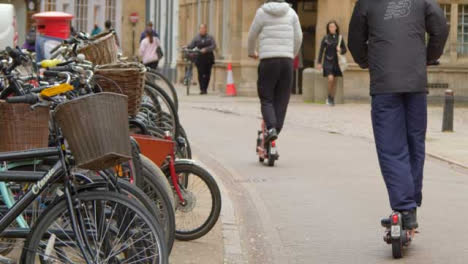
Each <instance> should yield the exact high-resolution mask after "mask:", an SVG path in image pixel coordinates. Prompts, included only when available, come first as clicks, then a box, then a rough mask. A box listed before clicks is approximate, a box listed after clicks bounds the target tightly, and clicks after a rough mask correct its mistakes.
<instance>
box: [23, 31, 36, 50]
mask: <svg viewBox="0 0 468 264" xmlns="http://www.w3.org/2000/svg"><path fill="white" fill-rule="evenodd" d="M23 49H26V50H27V51H29V52H35V51H36V26H32V27H31V29H30V30H29V32H28V34H26V41H25V42H24V44H23Z"/></svg>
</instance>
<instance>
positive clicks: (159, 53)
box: [156, 46, 164, 60]
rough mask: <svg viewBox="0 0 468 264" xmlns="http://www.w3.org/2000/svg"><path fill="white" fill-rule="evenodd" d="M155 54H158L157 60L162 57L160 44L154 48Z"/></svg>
mask: <svg viewBox="0 0 468 264" xmlns="http://www.w3.org/2000/svg"><path fill="white" fill-rule="evenodd" d="M156 54H157V55H158V59H159V60H160V59H162V58H163V57H164V53H163V51H162V49H161V46H158V47H157V48H156Z"/></svg>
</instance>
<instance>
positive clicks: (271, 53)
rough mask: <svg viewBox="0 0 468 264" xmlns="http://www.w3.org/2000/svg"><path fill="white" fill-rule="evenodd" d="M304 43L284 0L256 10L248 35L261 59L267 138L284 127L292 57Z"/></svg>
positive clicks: (252, 53) (260, 84)
mask: <svg viewBox="0 0 468 264" xmlns="http://www.w3.org/2000/svg"><path fill="white" fill-rule="evenodd" d="M258 39H259V49H258V52H257V51H256V42H257V40H258ZM301 45H302V29H301V25H300V23H299V18H298V16H297V14H296V12H295V11H294V10H293V9H292V8H291V7H290V6H289V4H288V3H286V2H285V1H284V0H267V1H266V3H265V4H263V5H262V6H261V7H260V8H259V9H258V10H257V13H256V15H255V18H254V21H253V23H252V25H251V26H250V31H249V35H248V55H249V57H251V58H254V59H258V58H259V59H260V64H259V66H258V82H257V86H258V87H257V89H258V96H259V98H260V103H261V110H262V116H263V120H264V121H265V124H266V127H267V130H268V132H267V136H266V142H270V141H273V140H276V139H277V137H278V134H279V133H280V132H281V130H282V128H283V124H284V119H285V118H286V111H287V109H288V104H289V98H290V96H291V89H292V84H293V71H294V68H293V60H294V58H295V57H296V55H297V54H298V53H299V49H300V47H301Z"/></svg>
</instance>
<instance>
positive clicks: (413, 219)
mask: <svg viewBox="0 0 468 264" xmlns="http://www.w3.org/2000/svg"><path fill="white" fill-rule="evenodd" d="M401 216H402V218H403V219H402V220H403V229H405V230H412V229H416V228H418V216H417V213H416V208H414V209H411V210H408V211H403V212H401Z"/></svg>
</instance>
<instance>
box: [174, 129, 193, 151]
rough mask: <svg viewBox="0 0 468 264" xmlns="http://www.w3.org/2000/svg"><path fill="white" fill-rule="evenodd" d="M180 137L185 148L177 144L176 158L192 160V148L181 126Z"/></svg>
mask: <svg viewBox="0 0 468 264" xmlns="http://www.w3.org/2000/svg"><path fill="white" fill-rule="evenodd" d="M179 131H180V137H181V138H183V139H184V141H185V142H184V143H185V146H180V144H179V143H178V142H177V153H176V157H177V158H180V159H192V147H191V146H190V142H189V140H188V137H187V133H186V132H185V129H184V127H183V126H180V127H179Z"/></svg>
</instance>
